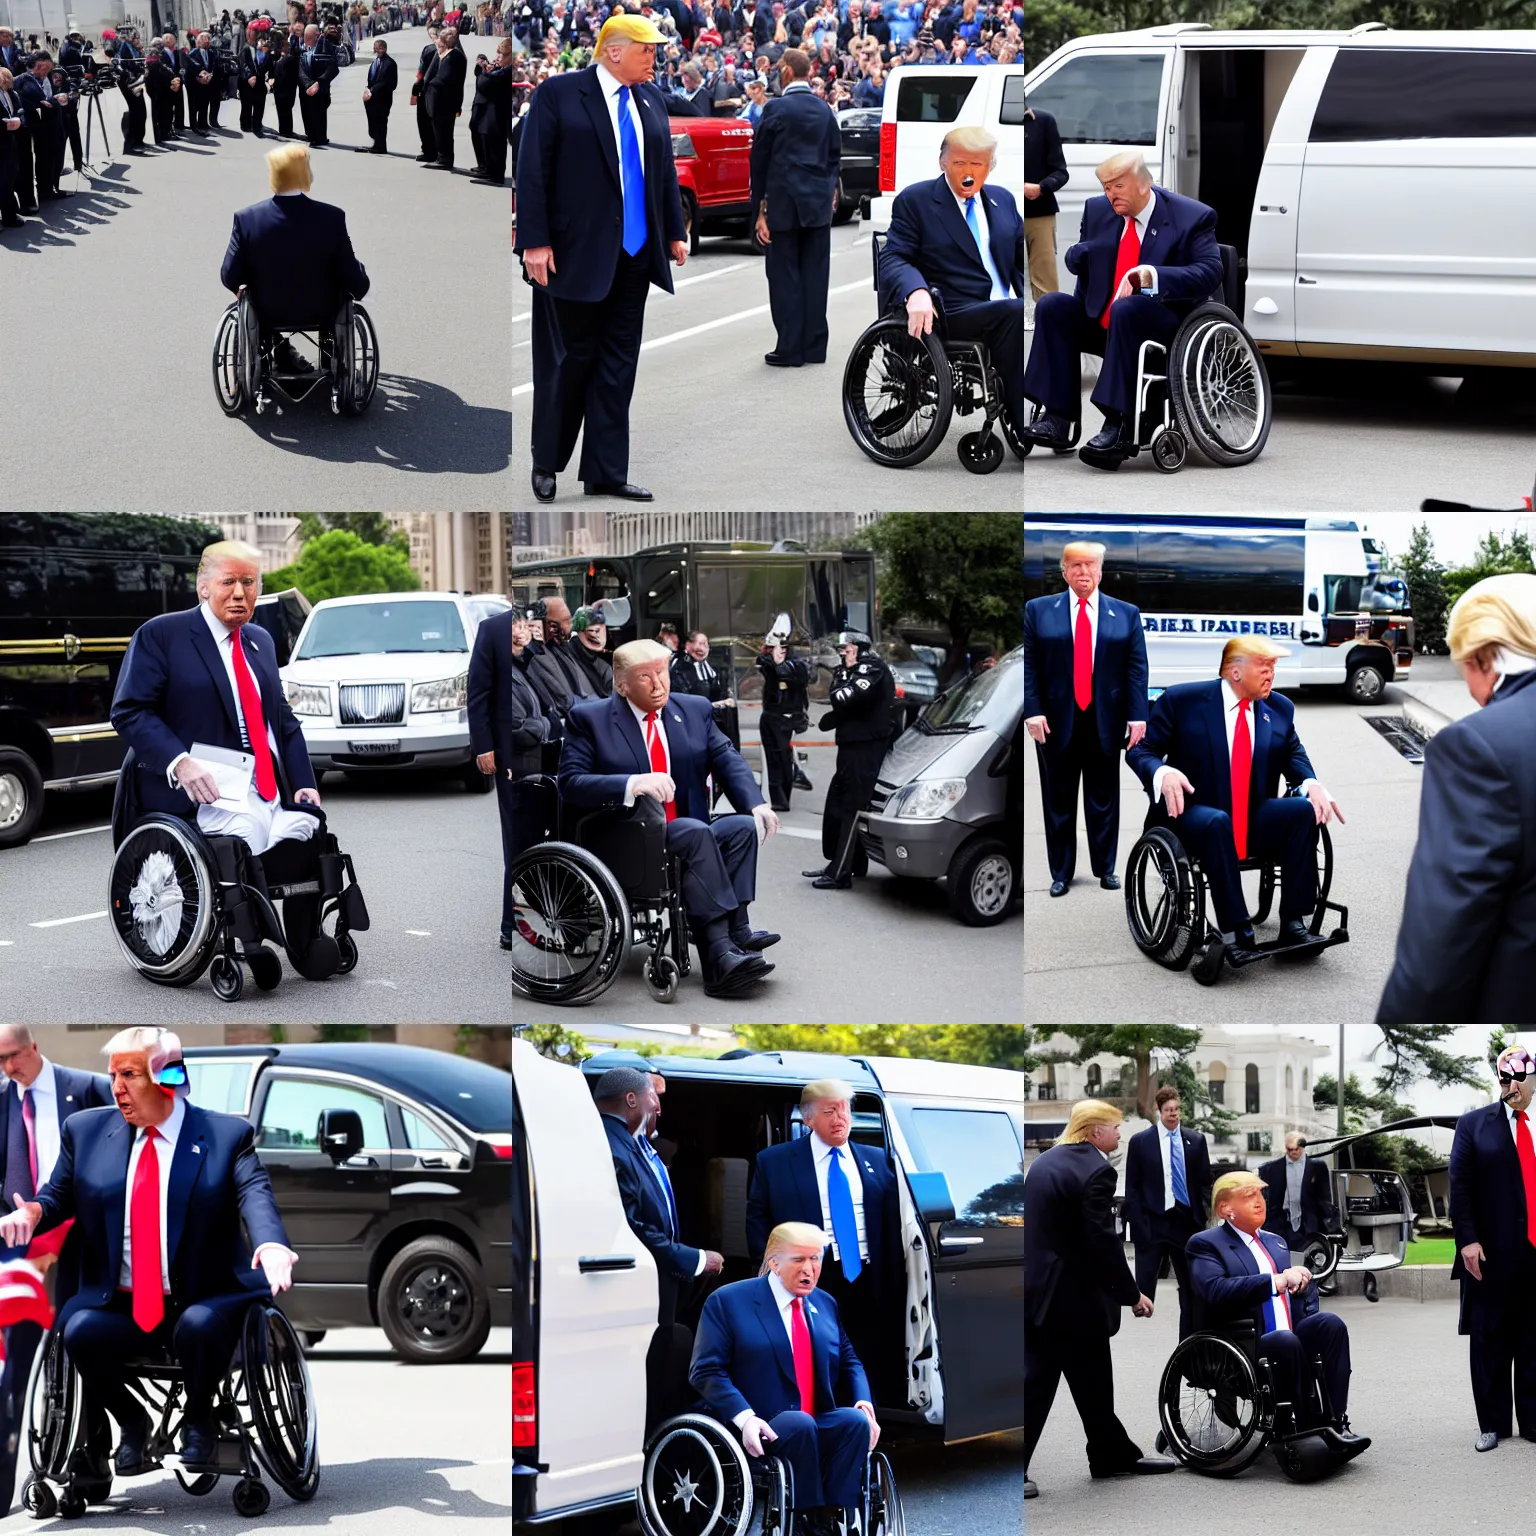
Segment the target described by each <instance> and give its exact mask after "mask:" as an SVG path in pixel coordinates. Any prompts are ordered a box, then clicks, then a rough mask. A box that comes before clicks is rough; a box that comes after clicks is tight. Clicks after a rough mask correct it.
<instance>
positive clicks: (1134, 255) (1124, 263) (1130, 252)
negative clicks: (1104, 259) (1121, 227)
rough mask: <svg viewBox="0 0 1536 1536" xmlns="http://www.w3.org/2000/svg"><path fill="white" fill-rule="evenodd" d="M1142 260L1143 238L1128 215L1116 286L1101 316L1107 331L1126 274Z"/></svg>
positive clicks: (1118, 261) (1110, 293)
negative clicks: (1110, 315)
mask: <svg viewBox="0 0 1536 1536" xmlns="http://www.w3.org/2000/svg"><path fill="white" fill-rule="evenodd" d="M1140 260H1141V236H1140V235H1138V234H1137V233H1136V220H1135V219H1133V218H1132V217H1131V216H1130V214H1126V216H1125V233H1124V234H1123V235H1121V236H1120V249H1119V251H1118V252H1117V253H1116V256H1115V285H1114V287H1113V288H1111V289H1110V290H1109V303H1108V304H1106V305H1105V306H1104V313H1103V314H1102V315H1100V316H1099V324H1100V325H1102V326H1103V327H1104V329H1105V330H1106V331H1107V330H1108V329H1109V312H1110V310H1112V309H1113V308H1114V307H1115V295H1116V294H1117V293H1119V292H1120V284H1121V283H1123V282H1124V281H1125V274H1126V273H1127V272H1129V271H1130V270H1131V269H1132V268H1133V267H1135V266H1136V265H1137V264H1138V263H1139V262H1140Z"/></svg>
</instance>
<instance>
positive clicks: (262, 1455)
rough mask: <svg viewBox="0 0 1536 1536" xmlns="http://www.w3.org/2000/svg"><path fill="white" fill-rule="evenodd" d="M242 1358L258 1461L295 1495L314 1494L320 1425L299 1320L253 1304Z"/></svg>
mask: <svg viewBox="0 0 1536 1536" xmlns="http://www.w3.org/2000/svg"><path fill="white" fill-rule="evenodd" d="M240 1359H241V1369H242V1372H243V1375H244V1378H245V1394H246V1397H247V1399H248V1401H249V1404H250V1409H251V1416H252V1418H253V1419H254V1420H255V1423H256V1456H257V1459H258V1460H259V1461H260V1462H261V1465H262V1466H263V1468H265V1470H266V1473H267V1475H268V1476H269V1477H270V1478H271V1479H272V1481H273V1482H275V1483H276V1484H277V1485H278V1487H279V1488H281V1489H282V1490H283V1492H284V1493H286V1494H287V1495H288V1497H289V1498H290V1499H298V1500H301V1501H302V1500H305V1499H312V1498H314V1496H315V1490H316V1489H317V1488H318V1487H319V1486H320V1453H319V1449H318V1445H317V1441H318V1432H319V1426H318V1423H317V1421H316V1418H315V1394H314V1389H313V1388H312V1387H311V1386H310V1382H309V1366H308V1365H307V1364H306V1363H305V1360H304V1347H303V1345H301V1344H300V1343H299V1336H298V1334H297V1333H295V1332H294V1330H293V1324H292V1323H290V1322H289V1321H288V1319H287V1317H286V1316H285V1315H284V1314H283V1313H282V1312H280V1311H279V1310H278V1309H277V1308H276V1307H274V1306H269V1305H267V1304H265V1303H258V1304H257V1305H255V1306H253V1307H252V1308H251V1309H250V1311H249V1312H247V1313H246V1315H245V1329H244V1332H243V1335H242V1338H241V1356H240ZM244 1486H245V1483H244V1482H242V1483H240V1484H237V1485H236V1488H235V1501H236V1508H240V1503H239V1499H240V1489H241V1488H242V1487H244ZM256 1486H257V1487H258V1488H259V1487H261V1486H262V1485H261V1484H260V1483H257V1484H256ZM263 1492H265V1489H263ZM265 1508H266V1503H265V1501H263V1503H262V1509H265ZM240 1512H241V1513H242V1514H245V1513H247V1511H246V1510H244V1509H240ZM255 1513H257V1514H260V1513H261V1510H256V1511H255Z"/></svg>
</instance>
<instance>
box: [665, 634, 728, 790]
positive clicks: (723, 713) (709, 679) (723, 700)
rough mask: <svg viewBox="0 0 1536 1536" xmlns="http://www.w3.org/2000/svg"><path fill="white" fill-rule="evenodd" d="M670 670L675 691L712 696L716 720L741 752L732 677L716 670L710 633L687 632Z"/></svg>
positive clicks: (710, 700)
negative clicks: (732, 693)
mask: <svg viewBox="0 0 1536 1536" xmlns="http://www.w3.org/2000/svg"><path fill="white" fill-rule="evenodd" d="M668 671H669V674H670V676H671V680H672V692H673V693H691V694H693V695H694V696H695V697H696V698H700V699H708V700H709V704H710V708H711V709H712V710H713V711H714V713H715V724H716V725H718V726H719V727H720V729H721V731H722V732H724V734H725V739H726V740H727V741H728V742H730V744H731V745H732V746H733V747H735V748H736V750H737V751H738V752H739V751H740V750H741V731H740V730H739V728H738V726H737V722H736V700H735V699H733V698H732V697H731V683H730V679H729V678H728V677H726V676H725V675H724V673H722V672H719V671H717V670H716V668H715V665H714V663H713V662H712V661H710V659H709V636H708V635H706V634H705V633H704V631H703V630H702V629H696V630H694V631H693V632H692V633H691V634H690V635H689V636H688V638H687V640H686V641H684V643H683V648H682V650H680V651H679V652H678V653H677V655H675V656H674V657H673V658H672V663H671V666H670V668H669V669H668ZM717 793H718V792H717Z"/></svg>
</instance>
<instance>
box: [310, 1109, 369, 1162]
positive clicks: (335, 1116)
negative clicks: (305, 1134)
mask: <svg viewBox="0 0 1536 1536" xmlns="http://www.w3.org/2000/svg"><path fill="white" fill-rule="evenodd" d="M320 1150H321V1151H322V1152H324V1153H325V1155H326V1156H327V1157H328V1158H330V1160H331V1161H332V1162H333V1163H344V1162H346V1160H347V1159H348V1158H349V1157H356V1156H357V1154H358V1153H359V1152H361V1151H362V1150H363V1117H362V1116H361V1115H360V1114H358V1112H357V1111H356V1110H355V1109H323V1110H321V1111H320Z"/></svg>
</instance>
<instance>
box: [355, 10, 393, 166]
mask: <svg viewBox="0 0 1536 1536" xmlns="http://www.w3.org/2000/svg"><path fill="white" fill-rule="evenodd" d="M399 83H400V71H399V70H398V69H397V68H396V67H395V61H394V60H393V59H392V58H390V56H389V44H388V43H387V42H386V41H385V40H384V39H383V38H382V37H376V38H374V40H373V63H371V64H370V65H369V66H368V83H367V84H366V85H364V87H363V111H364V113H365V114H366V115H367V118H368V137H369V138H370V139H371V140H372V141H373V142H372V147H371V148H369V149H367V150H364V149H363V148H362V147H361V146H359V148H358V153H359V154H370V155H387V154H388V153H389V110H390V108H391V107H392V106H394V104H395V90H396V87H397V86H398V85H399Z"/></svg>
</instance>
